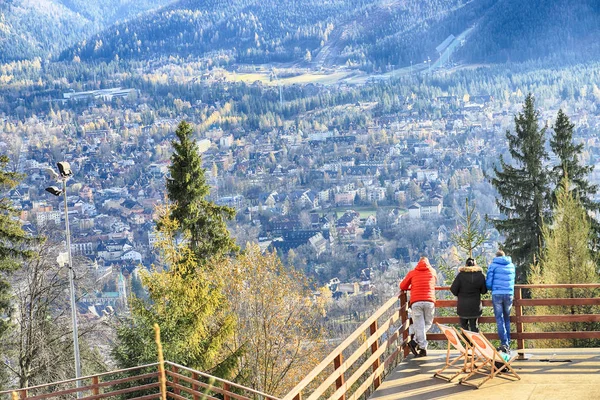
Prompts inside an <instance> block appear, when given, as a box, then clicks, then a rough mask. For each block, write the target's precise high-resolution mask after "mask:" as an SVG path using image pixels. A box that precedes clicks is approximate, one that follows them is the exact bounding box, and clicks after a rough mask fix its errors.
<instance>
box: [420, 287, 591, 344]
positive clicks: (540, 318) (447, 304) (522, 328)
mask: <svg viewBox="0 0 600 400" xmlns="http://www.w3.org/2000/svg"><path fill="white" fill-rule="evenodd" d="M449 289H450V288H449V287H438V288H436V290H438V291H444V290H445V291H448V290H449ZM531 289H539V290H542V291H543V290H548V289H588V290H598V297H576V298H524V294H525V293H524V292H526V291H530V290H531ZM483 305H484V307H485V306H487V307H492V301H491V300H483ZM539 306H600V283H589V284H556V285H515V294H514V301H513V311H512V314H511V317H510V322H511V325H512V326H514V331H511V334H510V336H511V339H513V340H516V342H517V350H524V349H525V340H541V339H600V331H562V332H533V331H531V330H529V329H526V327H528V326H531V324H535V323H549V322H550V323H551V322H560V323H569V322H600V314H564V315H527V314H526V313H524V308H525V307H527V308H530V307H539ZM452 307H456V300H438V301H436V308H452ZM435 321H437V322H440V323H443V324H446V323H456V324H458V323H459V319H458V317H436V318H435ZM479 322H480V323H494V324H495V323H496V318H494V317H493V316H490V317H481V318H479ZM484 333H485V336H486V337H487V338H490V339H498V334H497V333H496V329H494V330H493V331H492V332H484ZM427 339H428V340H445V337H444V335H443V334H441V333H437V334H436V333H432V334H428V335H427Z"/></svg>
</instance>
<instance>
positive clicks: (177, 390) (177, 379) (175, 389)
mask: <svg viewBox="0 0 600 400" xmlns="http://www.w3.org/2000/svg"><path fill="white" fill-rule="evenodd" d="M178 370H179V368H177V366H176V365H171V372H173V373H175V374H176V373H177V371H178ZM173 383H174V384H178V383H179V378H178V377H176V376H173ZM173 393H175V394H179V389H177V388H176V387H174V388H173Z"/></svg>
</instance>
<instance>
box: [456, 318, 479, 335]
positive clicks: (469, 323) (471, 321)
mask: <svg viewBox="0 0 600 400" xmlns="http://www.w3.org/2000/svg"><path fill="white" fill-rule="evenodd" d="M477 320H478V318H461V319H460V327H461V328H463V329H464V330H465V331H471V332H479V327H478V326H477Z"/></svg>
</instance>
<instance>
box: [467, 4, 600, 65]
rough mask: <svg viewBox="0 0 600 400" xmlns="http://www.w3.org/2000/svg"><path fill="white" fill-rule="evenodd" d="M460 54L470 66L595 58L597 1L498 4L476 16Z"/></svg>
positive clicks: (599, 30)
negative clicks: (471, 32) (471, 33)
mask: <svg viewBox="0 0 600 400" xmlns="http://www.w3.org/2000/svg"><path fill="white" fill-rule="evenodd" d="M472 37H473V40H471V41H470V42H469V43H468V45H467V46H466V47H465V48H464V49H463V51H462V55H463V56H464V57H465V59H467V60H468V61H473V62H482V61H484V62H505V61H526V60H531V59H540V58H541V59H543V58H549V57H550V58H554V59H557V60H565V61H566V59H567V58H573V57H574V58H575V59H577V60H580V61H581V60H589V59H598V58H600V52H599V45H598V43H600V40H599V39H600V2H599V1H597V0H527V1H522V0H500V1H498V2H497V3H496V4H494V6H493V7H490V9H489V10H488V11H487V12H486V13H485V14H484V15H483V16H482V19H481V21H480V22H479V23H478V25H477V27H476V29H475V31H474V32H473V35H472Z"/></svg>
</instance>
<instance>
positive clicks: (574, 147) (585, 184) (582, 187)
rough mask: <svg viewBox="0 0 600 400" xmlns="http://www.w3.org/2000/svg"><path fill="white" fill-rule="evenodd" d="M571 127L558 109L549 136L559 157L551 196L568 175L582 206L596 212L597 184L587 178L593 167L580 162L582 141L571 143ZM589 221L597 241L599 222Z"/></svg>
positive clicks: (599, 205) (598, 206)
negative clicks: (551, 133)
mask: <svg viewBox="0 0 600 400" xmlns="http://www.w3.org/2000/svg"><path fill="white" fill-rule="evenodd" d="M573 127H574V125H573V124H572V123H571V121H570V120H569V117H568V116H567V115H566V114H565V113H564V112H563V110H558V115H557V116H556V122H555V123H554V135H553V136H552V138H550V148H551V149H552V151H553V152H554V154H556V156H557V157H558V159H559V164H558V165H556V166H555V167H554V168H553V170H552V181H553V182H554V184H555V187H556V189H555V194H554V196H553V197H554V199H556V193H557V191H558V190H559V189H560V182H561V180H562V179H564V178H566V177H567V176H568V177H569V180H570V181H571V190H572V191H573V193H574V194H575V196H576V197H577V198H578V199H579V201H580V202H581V204H582V205H583V207H584V208H585V209H586V210H587V211H592V212H598V211H600V204H598V203H596V202H594V201H592V199H591V197H592V196H593V195H594V194H596V192H597V191H598V186H597V185H592V184H590V182H589V181H588V179H587V177H588V175H589V174H590V173H591V172H592V170H593V169H594V167H593V166H592V165H589V166H585V165H581V164H580V161H579V159H578V157H580V156H581V153H582V151H583V143H580V144H575V143H573ZM591 222H592V229H593V231H594V236H595V239H596V240H595V241H596V242H598V241H599V240H598V238H600V224H598V222H597V221H596V220H594V219H592V220H591Z"/></svg>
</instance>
